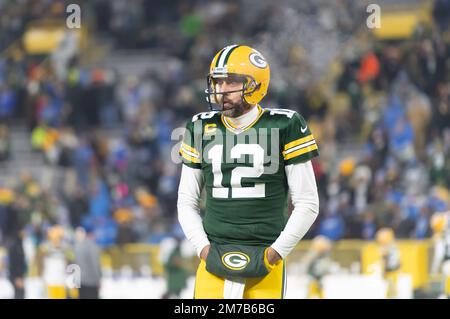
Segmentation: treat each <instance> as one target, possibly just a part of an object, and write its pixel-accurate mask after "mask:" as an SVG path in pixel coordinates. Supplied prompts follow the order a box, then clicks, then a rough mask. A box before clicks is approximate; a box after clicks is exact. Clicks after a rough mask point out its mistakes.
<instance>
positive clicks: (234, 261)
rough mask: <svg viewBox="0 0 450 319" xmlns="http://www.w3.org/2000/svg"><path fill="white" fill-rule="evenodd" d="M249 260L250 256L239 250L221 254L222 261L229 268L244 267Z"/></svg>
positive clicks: (237, 268) (239, 268)
mask: <svg viewBox="0 0 450 319" xmlns="http://www.w3.org/2000/svg"><path fill="white" fill-rule="evenodd" d="M249 262H250V257H249V256H248V255H246V254H244V253H241V252H239V251H232V252H229V253H226V254H223V256H222V263H223V264H224V265H225V267H227V268H229V269H231V270H241V269H244V268H245V267H246V266H247V265H248V263H249Z"/></svg>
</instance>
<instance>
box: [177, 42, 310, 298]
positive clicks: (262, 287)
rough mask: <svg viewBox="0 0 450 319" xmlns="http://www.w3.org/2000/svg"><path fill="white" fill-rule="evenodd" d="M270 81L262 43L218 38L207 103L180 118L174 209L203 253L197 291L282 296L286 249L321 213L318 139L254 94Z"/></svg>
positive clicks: (291, 114) (298, 119)
mask: <svg viewBox="0 0 450 319" xmlns="http://www.w3.org/2000/svg"><path fill="white" fill-rule="evenodd" d="M269 81H270V68H269V64H268V62H267V61H266V59H265V58H264V57H263V55H262V54H261V53H260V52H258V51H256V50H255V49H253V48H251V47H249V46H245V45H230V46H227V47H225V48H223V49H222V50H220V51H219V52H218V53H217V54H216V55H215V57H214V58H213V60H212V63H211V65H210V70H209V74H208V76H207V89H206V91H205V93H206V100H207V101H208V104H209V107H210V112H204V113H200V114H197V115H194V116H193V117H192V119H191V120H189V121H188V123H187V125H186V131H185V135H184V139H183V142H182V144H181V148H180V155H181V157H182V161H183V165H182V172H181V179H180V185H179V190H178V219H179V222H180V224H181V226H182V228H183V231H184V233H185V235H186V237H187V238H188V240H189V241H190V242H191V243H192V244H193V245H194V247H195V249H196V251H197V254H198V256H199V257H200V264H199V266H198V269H197V273H196V283H195V292H194V297H195V298H249V299H253V298H283V296H284V293H285V287H286V285H285V279H286V270H285V269H286V264H285V260H286V257H287V256H288V255H289V253H290V252H291V251H292V249H294V247H295V246H296V244H297V243H298V242H299V240H300V239H301V238H302V237H303V236H304V235H305V233H306V232H307V231H308V229H309V228H310V227H311V225H312V223H313V222H314V220H315V219H316V217H317V215H318V212H319V199H318V192H317V186H316V180H315V176H314V172H313V168H312V164H311V159H312V158H314V157H316V156H318V147H317V144H316V141H315V139H314V136H313V135H312V133H311V131H310V129H309V127H308V124H307V123H306V121H305V120H304V118H303V117H302V116H301V115H300V114H298V113H297V112H295V111H292V110H288V109H278V108H267V107H263V106H261V105H260V104H259V103H260V101H261V100H262V99H263V97H264V96H265V95H266V94H267V90H268V86H269ZM202 189H205V191H206V205H205V215H204V216H203V218H202V216H201V215H200V208H199V201H200V196H201V192H202ZM288 193H290V196H291V199H292V203H293V206H294V209H293V211H292V214H291V215H290V217H289V218H288V215H287V200H288Z"/></svg>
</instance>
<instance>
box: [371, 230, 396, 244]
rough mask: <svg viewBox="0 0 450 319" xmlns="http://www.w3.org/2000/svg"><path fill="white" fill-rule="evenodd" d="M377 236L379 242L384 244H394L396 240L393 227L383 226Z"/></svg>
mask: <svg viewBox="0 0 450 319" xmlns="http://www.w3.org/2000/svg"><path fill="white" fill-rule="evenodd" d="M375 237H376V240H377V242H378V244H380V245H382V246H386V245H389V244H392V243H393V242H394V240H395V234H394V231H393V230H392V228H387V227H386V228H381V229H380V230H378V231H377V233H376V235H375Z"/></svg>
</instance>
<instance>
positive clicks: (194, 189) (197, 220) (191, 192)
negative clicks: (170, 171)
mask: <svg viewBox="0 0 450 319" xmlns="http://www.w3.org/2000/svg"><path fill="white" fill-rule="evenodd" d="M202 188H203V174H202V170H201V169H195V168H190V167H189V166H187V165H184V164H183V167H182V168H181V178H180V185H179V187H178V202H177V208H178V221H179V222H180V225H181V228H182V229H183V232H184V234H185V235H186V238H187V239H188V240H189V242H190V243H191V244H192V245H193V246H194V248H195V250H196V252H197V255H198V256H200V252H201V251H202V249H203V248H204V247H205V246H207V245H209V240H208V237H207V236H206V233H205V230H204V229H203V224H202V218H201V216H200V207H199V202H200V195H201V192H202Z"/></svg>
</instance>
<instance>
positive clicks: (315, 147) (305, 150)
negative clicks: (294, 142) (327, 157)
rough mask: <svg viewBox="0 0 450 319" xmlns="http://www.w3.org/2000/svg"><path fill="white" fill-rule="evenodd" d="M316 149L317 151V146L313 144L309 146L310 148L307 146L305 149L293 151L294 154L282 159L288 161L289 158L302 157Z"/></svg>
mask: <svg viewBox="0 0 450 319" xmlns="http://www.w3.org/2000/svg"><path fill="white" fill-rule="evenodd" d="M316 149H317V144H314V145H311V146H308V147H305V148H301V149H299V150H298V151H295V152H292V153H289V154H287V155H286V156H285V157H284V159H285V160H286V161H287V160H288V159H291V158H294V157H297V156H300V155H303V154H305V153H309V152H311V151H314V150H316Z"/></svg>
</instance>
